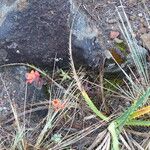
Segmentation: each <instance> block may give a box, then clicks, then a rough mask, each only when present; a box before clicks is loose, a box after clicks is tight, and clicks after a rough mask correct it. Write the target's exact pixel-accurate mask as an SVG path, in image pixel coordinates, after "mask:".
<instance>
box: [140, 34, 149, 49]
mask: <svg viewBox="0 0 150 150" xmlns="http://www.w3.org/2000/svg"><path fill="white" fill-rule="evenodd" d="M141 40H142V43H143V46H144V47H145V48H147V49H148V50H149V51H150V32H149V33H144V34H142V35H141Z"/></svg>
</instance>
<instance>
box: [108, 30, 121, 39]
mask: <svg viewBox="0 0 150 150" xmlns="http://www.w3.org/2000/svg"><path fill="white" fill-rule="evenodd" d="M119 34H120V33H119V32H118V31H111V32H110V35H109V37H110V39H115V38H117V37H118V36H119Z"/></svg>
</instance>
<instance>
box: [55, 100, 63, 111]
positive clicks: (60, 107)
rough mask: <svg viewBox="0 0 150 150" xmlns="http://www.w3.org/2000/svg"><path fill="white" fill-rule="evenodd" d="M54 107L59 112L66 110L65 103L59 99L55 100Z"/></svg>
mask: <svg viewBox="0 0 150 150" xmlns="http://www.w3.org/2000/svg"><path fill="white" fill-rule="evenodd" d="M52 106H53V108H54V110H55V111H59V110H60V109H64V108H65V103H62V102H61V101H60V100H59V99H53V100H52Z"/></svg>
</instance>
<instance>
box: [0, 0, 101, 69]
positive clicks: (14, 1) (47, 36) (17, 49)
mask: <svg viewBox="0 0 150 150" xmlns="http://www.w3.org/2000/svg"><path fill="white" fill-rule="evenodd" d="M0 2H1V5H0V51H1V53H0V57H1V58H0V60H1V61H0V64H6V63H15V62H25V63H31V64H34V65H37V66H41V67H48V68H51V67H52V66H53V64H54V61H55V60H56V61H57V64H58V65H59V66H60V67H66V66H68V61H69V59H68V41H69V33H70V26H71V25H70V24H71V22H72V20H73V19H74V18H75V21H74V25H73V40H72V43H73V44H72V45H73V54H74V59H75V60H76V61H75V62H78V64H81V65H86V66H92V67H95V66H98V65H99V63H100V62H101V60H102V58H103V56H102V50H101V47H100V45H99V43H98V41H97V34H98V31H97V29H96V27H95V26H94V23H92V21H91V20H90V19H89V18H88V17H87V16H86V15H85V14H84V13H82V12H81V11H80V10H78V9H77V6H76V4H74V3H73V2H72V1H71V0H70V1H69V0H61V1H60V0H28V1H27V0H7V1H6V0H1V1H0ZM3 52H4V54H2V53H3ZM6 53H7V57H6ZM4 58H6V59H4ZM79 61H80V62H79Z"/></svg>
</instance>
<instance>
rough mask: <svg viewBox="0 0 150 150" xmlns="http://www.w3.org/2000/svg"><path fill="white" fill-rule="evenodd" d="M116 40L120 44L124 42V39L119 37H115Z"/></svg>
mask: <svg viewBox="0 0 150 150" xmlns="http://www.w3.org/2000/svg"><path fill="white" fill-rule="evenodd" d="M114 41H115V42H116V43H118V44H119V43H122V42H123V40H121V39H119V38H115V39H114Z"/></svg>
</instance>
